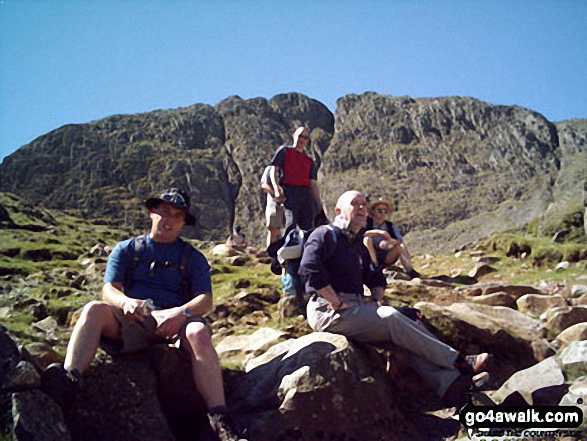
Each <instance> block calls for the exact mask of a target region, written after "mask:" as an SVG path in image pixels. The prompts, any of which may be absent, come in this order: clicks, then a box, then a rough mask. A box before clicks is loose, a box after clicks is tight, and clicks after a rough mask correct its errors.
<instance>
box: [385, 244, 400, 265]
mask: <svg viewBox="0 0 587 441" xmlns="http://www.w3.org/2000/svg"><path fill="white" fill-rule="evenodd" d="M400 255H401V244H399V243H398V244H396V245H394V246H393V248H392V249H391V250H389V252H388V253H387V254H386V256H385V265H386V266H389V265H393V264H394V263H395V262H397V259H399V258H400Z"/></svg>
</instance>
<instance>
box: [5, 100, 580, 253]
mask: <svg viewBox="0 0 587 441" xmlns="http://www.w3.org/2000/svg"><path fill="white" fill-rule="evenodd" d="M300 124H304V125H307V126H308V127H309V128H310V129H311V130H312V134H311V136H312V145H311V149H310V152H309V153H310V155H312V156H313V157H314V158H315V159H316V160H317V161H318V162H319V163H320V164H321V169H320V174H319V183H320V186H321V188H322V191H323V194H324V197H323V199H324V201H325V203H326V206H327V208H330V209H332V207H333V205H334V202H335V200H336V197H337V196H338V195H339V194H340V193H341V192H342V191H344V190H347V189H349V188H357V189H360V190H362V191H364V192H365V193H368V194H370V195H372V196H380V195H383V196H386V197H390V198H392V199H393V200H394V201H395V202H396V205H397V208H398V211H397V213H396V214H394V218H395V220H396V221H397V222H398V223H399V224H401V225H402V226H403V228H404V231H405V232H407V231H409V230H413V231H418V234H417V235H415V234H414V235H412V237H410V238H409V239H410V241H412V242H413V247H414V248H415V249H421V250H425V249H429V250H430V251H435V250H442V249H444V250H446V249H450V248H452V249H455V248H460V247H462V246H464V245H466V244H469V243H472V242H474V241H475V240H477V239H479V238H481V237H485V236H487V235H490V234H491V233H494V232H497V231H505V230H508V229H512V228H518V227H520V226H522V225H525V224H527V223H528V222H530V221H534V220H538V221H539V224H540V228H542V229H543V230H544V231H545V232H548V233H550V232H553V231H551V230H553V229H554V230H556V228H557V223H558V222H559V220H560V219H558V218H559V217H560V216H562V214H564V215H566V214H568V213H575V212H576V213H582V211H583V210H584V208H583V201H582V198H583V185H584V180H585V175H587V159H586V158H587V151H586V142H585V139H586V138H587V127H586V126H587V124H586V123H585V120H569V121H564V122H559V123H552V122H550V121H548V120H546V119H545V118H544V117H543V116H542V115H540V114H538V113H536V112H533V111H531V110H528V109H524V108H520V107H516V106H497V105H492V104H489V103H485V102H481V101H479V100H476V99H473V98H461V97H445V98H418V99H414V98H410V97H393V96H388V95H381V94H377V93H374V92H368V93H364V94H362V95H347V96H345V97H342V98H340V99H339V100H338V103H337V109H336V112H335V113H334V114H332V113H331V112H330V111H329V110H328V109H327V108H326V107H325V106H324V105H323V104H321V103H320V102H318V101H316V100H313V99H311V98H308V97H306V96H304V95H301V94H296V93H290V94H282V95H277V96H275V97H273V98H271V99H270V100H266V99H264V98H255V99H250V100H243V99H241V98H239V97H229V98H227V99H225V100H223V101H222V102H220V103H218V104H217V105H216V106H214V107H211V106H207V105H202V104H197V105H194V106H190V107H186V108H181V109H174V110H165V111H154V112H149V113H145V114H140V115H118V116H112V117H109V118H106V119H103V120H100V121H96V122H92V123H88V124H79V125H68V126H64V127H62V128H59V129H57V130H55V131H53V132H51V133H49V134H47V135H44V136H41V137H40V138H38V139H36V140H34V141H32V142H31V143H30V144H28V145H26V146H24V147H22V148H21V149H19V150H18V151H16V152H15V153H13V154H12V155H10V156H8V157H7V158H5V159H4V161H3V162H2V164H0V190H4V191H10V192H13V193H16V194H18V195H21V196H23V197H24V198H26V199H27V200H28V201H30V202H32V203H35V204H42V205H44V206H47V207H53V208H60V209H64V208H76V209H81V210H82V211H83V212H85V213H88V214H90V213H91V214H92V215H93V216H96V215H106V216H109V217H111V218H113V219H117V220H119V221H120V222H121V223H124V224H125V225H128V226H132V227H135V228H138V227H144V224H143V223H142V222H141V220H140V219H141V216H139V214H138V210H139V208H138V207H139V206H140V202H141V200H142V198H143V196H144V195H145V194H146V193H150V192H152V191H156V190H157V189H160V188H161V187H166V186H169V185H178V186H181V187H185V188H186V189H188V190H189V192H190V194H191V195H192V197H193V199H194V202H195V211H196V214H197V215H198V218H199V224H198V227H197V228H196V229H195V230H192V231H189V232H187V234H188V235H190V236H192V237H197V238H205V239H214V240H219V239H222V238H224V237H225V236H226V235H227V234H228V233H229V231H230V227H231V226H232V225H233V224H240V225H242V226H243V227H244V232H245V233H246V234H247V236H248V237H249V239H250V241H251V242H252V243H255V244H260V243H262V242H263V240H264V233H263V230H264V227H263V214H262V213H263V207H264V195H263V194H262V193H261V192H260V190H259V186H258V180H259V177H260V174H261V172H262V170H263V168H264V167H265V166H266V164H268V162H269V160H270V158H271V156H272V154H273V152H274V151H275V149H276V148H277V147H278V146H279V145H280V144H283V143H288V142H290V139H291V133H292V131H293V130H294V128H295V127H296V126H297V125H300ZM580 216H581V217H582V216H583V215H582V214H580Z"/></svg>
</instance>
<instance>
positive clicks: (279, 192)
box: [273, 185, 285, 204]
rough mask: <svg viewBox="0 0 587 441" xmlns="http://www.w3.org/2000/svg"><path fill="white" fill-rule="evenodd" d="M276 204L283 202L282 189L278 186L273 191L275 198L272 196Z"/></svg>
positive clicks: (283, 194)
mask: <svg viewBox="0 0 587 441" xmlns="http://www.w3.org/2000/svg"><path fill="white" fill-rule="evenodd" d="M273 199H275V200H276V201H277V202H281V203H282V204H283V203H284V202H285V193H284V192H283V188H282V187H281V185H278V186H277V188H276V189H275V196H273Z"/></svg>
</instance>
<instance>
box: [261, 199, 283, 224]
mask: <svg viewBox="0 0 587 441" xmlns="http://www.w3.org/2000/svg"><path fill="white" fill-rule="evenodd" d="M265 218H266V219H267V227H279V228H283V227H284V226H285V207H284V206H283V204H281V203H279V202H276V201H275V199H273V198H272V197H271V195H267V208H266V209H265Z"/></svg>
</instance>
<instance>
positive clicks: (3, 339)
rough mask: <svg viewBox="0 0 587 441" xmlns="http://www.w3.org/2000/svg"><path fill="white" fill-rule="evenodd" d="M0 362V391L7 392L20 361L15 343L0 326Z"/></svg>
mask: <svg viewBox="0 0 587 441" xmlns="http://www.w3.org/2000/svg"><path fill="white" fill-rule="evenodd" d="M0 360H2V361H1V362H0V391H8V390H10V385H11V384H12V383H13V382H12V380H11V378H13V377H14V375H15V374H14V372H15V370H16V368H17V366H18V364H19V363H20V361H21V359H20V354H19V352H18V347H17V346H16V343H15V342H14V340H13V339H12V337H10V335H9V334H8V330H7V329H6V328H5V327H4V326H0Z"/></svg>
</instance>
